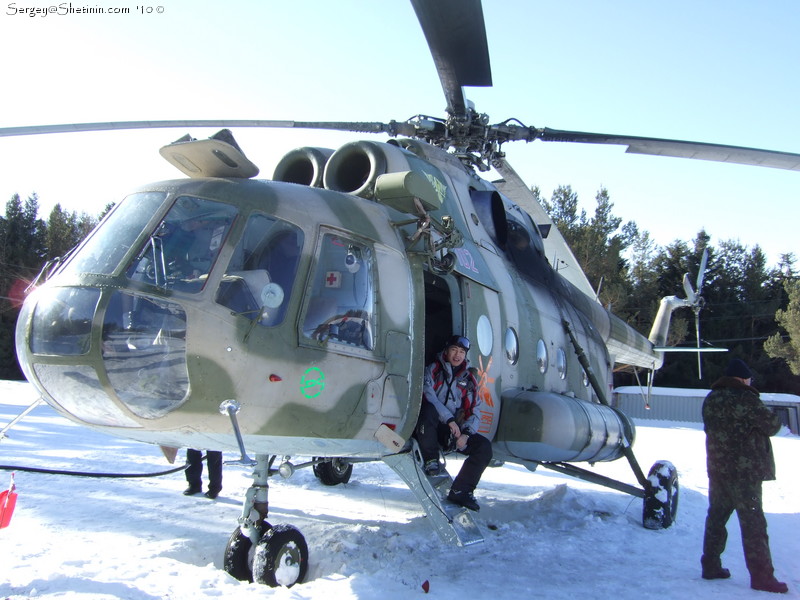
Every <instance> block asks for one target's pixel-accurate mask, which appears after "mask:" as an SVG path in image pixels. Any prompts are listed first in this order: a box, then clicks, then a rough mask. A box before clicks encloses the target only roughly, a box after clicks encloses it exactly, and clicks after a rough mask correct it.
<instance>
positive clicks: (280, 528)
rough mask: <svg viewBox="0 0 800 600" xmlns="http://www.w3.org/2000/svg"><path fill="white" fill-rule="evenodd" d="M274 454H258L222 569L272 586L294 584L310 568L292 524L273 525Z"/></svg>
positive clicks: (304, 543) (305, 553)
mask: <svg viewBox="0 0 800 600" xmlns="http://www.w3.org/2000/svg"><path fill="white" fill-rule="evenodd" d="M274 460H275V457H272V458H270V457H269V456H267V455H266V454H257V455H256V460H255V463H256V464H255V468H254V469H253V485H251V486H250V489H248V490H247V494H246V495H245V500H244V505H243V506H242V516H241V517H239V526H238V527H237V528H236V529H235V530H234V532H233V533H232V534H231V537H230V539H229V540H228V545H227V546H226V547H225V556H224V559H223V568H224V569H225V572H226V573H228V574H229V575H231V576H232V577H235V578H236V579H238V580H240V581H250V582H253V581H255V582H256V583H263V584H266V585H269V586H271V587H277V586H284V587H291V586H293V585H294V584H295V583H300V582H302V581H303V579H304V578H305V576H306V572H307V571H308V545H307V544H306V540H305V538H304V537H303V534H302V533H300V531H299V530H298V529H297V528H296V527H293V526H291V525H276V526H274V527H273V526H272V525H270V524H269V523H268V522H267V520H266V518H267V513H268V511H269V502H268V496H269V482H268V478H269V471H270V466H271V465H272V462H273V461H274Z"/></svg>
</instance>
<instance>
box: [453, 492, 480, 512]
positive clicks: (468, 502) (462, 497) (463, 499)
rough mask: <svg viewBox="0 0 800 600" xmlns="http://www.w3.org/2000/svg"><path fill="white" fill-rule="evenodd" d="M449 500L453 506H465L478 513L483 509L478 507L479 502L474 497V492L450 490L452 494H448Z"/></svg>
mask: <svg viewBox="0 0 800 600" xmlns="http://www.w3.org/2000/svg"><path fill="white" fill-rule="evenodd" d="M447 499H448V500H450V502H452V503H453V504H458V505H459V506H463V507H464V508H468V509H470V510H474V511H476V512H477V511H479V510H480V509H481V507H480V506H479V505H478V502H477V501H476V500H475V496H473V495H472V492H465V491H462V490H450V493H449V494H447Z"/></svg>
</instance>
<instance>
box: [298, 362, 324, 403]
mask: <svg viewBox="0 0 800 600" xmlns="http://www.w3.org/2000/svg"><path fill="white" fill-rule="evenodd" d="M324 389H325V373H323V372H322V371H320V370H319V369H318V368H317V367H310V368H308V369H306V370H305V372H304V373H303V376H302V377H300V393H301V394H303V396H305V397H306V398H309V399H311V398H316V397H317V396H319V395H320V394H321V393H322V390H324Z"/></svg>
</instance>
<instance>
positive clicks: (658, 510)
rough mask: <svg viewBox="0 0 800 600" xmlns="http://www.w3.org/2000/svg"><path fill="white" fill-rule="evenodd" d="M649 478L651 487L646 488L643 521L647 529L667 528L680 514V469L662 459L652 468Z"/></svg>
mask: <svg viewBox="0 0 800 600" xmlns="http://www.w3.org/2000/svg"><path fill="white" fill-rule="evenodd" d="M647 480H648V481H649V482H650V489H649V490H645V496H644V510H643V513H642V523H643V524H644V526H645V527H646V528H647V529H667V528H668V527H670V526H671V525H672V524H673V523H674V522H675V519H676V517H677V514H678V496H679V491H680V485H679V483H678V471H677V469H676V468H675V466H674V465H673V464H672V463H671V462H669V461H666V460H660V461H658V462H656V463H655V464H654V465H653V466H652V467H651V468H650V473H648V475H647Z"/></svg>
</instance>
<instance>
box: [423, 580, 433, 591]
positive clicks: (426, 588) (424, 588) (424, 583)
mask: <svg viewBox="0 0 800 600" xmlns="http://www.w3.org/2000/svg"><path fill="white" fill-rule="evenodd" d="M422 589H423V590H425V593H426V594H427V593H428V590H430V589H431V584H430V583H428V580H427V579H426V580H425V581H423V582H422Z"/></svg>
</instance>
